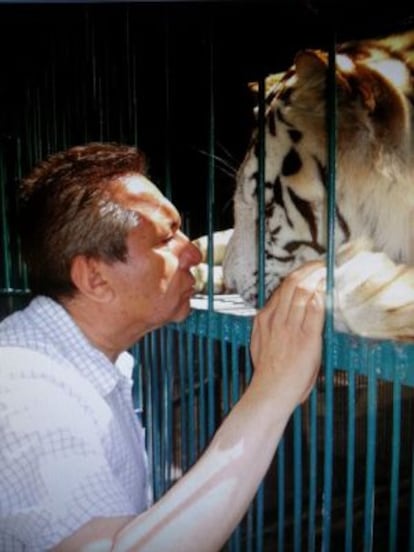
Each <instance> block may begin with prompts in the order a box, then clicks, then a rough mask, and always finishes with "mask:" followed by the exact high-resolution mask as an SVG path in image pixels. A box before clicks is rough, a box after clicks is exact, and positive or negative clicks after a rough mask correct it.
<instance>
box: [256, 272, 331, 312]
mask: <svg viewBox="0 0 414 552" xmlns="http://www.w3.org/2000/svg"><path fill="white" fill-rule="evenodd" d="M324 278H325V268H324V265H323V263H322V262H320V261H312V262H309V263H306V264H305V265H303V266H302V267H300V268H299V269H296V270H294V271H293V272H291V273H290V274H289V275H288V276H287V277H286V278H285V280H284V281H283V282H282V284H281V285H280V286H279V288H278V289H277V290H276V292H275V293H274V294H273V296H272V297H271V298H270V299H269V301H268V303H267V304H266V306H265V307H264V308H265V309H269V310H274V309H276V312H275V316H276V317H277V319H278V320H279V321H280V322H281V323H285V322H287V320H288V317H290V316H297V317H300V316H303V315H304V313H303V312H293V311H292V307H293V310H294V311H296V309H297V308H299V311H301V310H302V311H303V309H304V307H305V304H306V303H307V301H308V300H309V298H310V297H309V293H311V294H313V293H314V292H315V291H316V290H317V289H318V288H320V287H321V285H322V281H323V279H324ZM293 302H294V304H293Z"/></svg>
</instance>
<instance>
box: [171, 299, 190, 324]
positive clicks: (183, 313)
mask: <svg viewBox="0 0 414 552" xmlns="http://www.w3.org/2000/svg"><path fill="white" fill-rule="evenodd" d="M190 312H191V305H190V301H188V303H187V305H184V306H182V307H181V308H180V310H179V311H178V312H177V314H176V315H175V316H174V318H173V320H172V321H173V322H184V320H185V319H186V318H187V317H188V315H189V314H190Z"/></svg>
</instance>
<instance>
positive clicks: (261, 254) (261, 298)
mask: <svg viewBox="0 0 414 552" xmlns="http://www.w3.org/2000/svg"><path fill="white" fill-rule="evenodd" d="M258 93H259V104H258V149H259V154H258V161H257V162H258V177H257V178H258V180H257V207H258V212H259V214H260V216H259V217H258V218H259V220H258V225H259V228H258V259H257V262H258V290H257V291H258V301H257V305H258V307H259V308H260V307H262V306H263V305H264V303H265V297H266V282H265V273H266V255H265V232H266V226H265V224H266V217H265V216H264V213H265V179H266V134H265V95H266V90H265V80H264V78H260V79H259V89H258Z"/></svg>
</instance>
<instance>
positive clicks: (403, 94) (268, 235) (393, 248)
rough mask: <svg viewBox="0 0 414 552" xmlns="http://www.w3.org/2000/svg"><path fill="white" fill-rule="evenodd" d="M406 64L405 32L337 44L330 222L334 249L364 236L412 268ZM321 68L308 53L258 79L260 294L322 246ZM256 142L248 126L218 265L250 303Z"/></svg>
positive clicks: (413, 164) (321, 60)
mask: <svg viewBox="0 0 414 552" xmlns="http://www.w3.org/2000/svg"><path fill="white" fill-rule="evenodd" d="M413 68H414V31H412V32H407V33H405V34H403V35H399V36H392V37H388V38H386V39H383V40H377V41H360V42H353V43H347V44H343V45H341V46H339V47H338V49H337V55H336V67H335V72H336V76H335V79H336V102H337V110H336V186H335V187H336V205H335V212H336V216H335V221H334V223H335V244H336V246H337V247H340V246H341V245H342V244H344V243H348V242H349V243H352V242H353V241H354V240H360V239H361V238H363V239H364V240H365V242H369V243H371V244H372V248H373V249H374V250H376V251H380V252H383V253H385V255H386V257H387V258H389V259H391V260H392V261H393V262H396V263H401V262H402V263H408V264H413V265H414V222H412V221H413V220H414V151H413V150H414V137H413V103H414V74H413ZM327 73H328V55H327V53H326V52H323V51H319V50H307V51H303V52H300V53H298V54H297V56H296V58H295V61H294V64H293V65H292V67H290V69H288V70H287V71H286V72H284V73H280V74H278V75H272V76H270V77H268V78H267V79H266V94H265V105H266V110H265V122H264V149H265V157H264V217H265V219H264V228H265V240H264V241H265V243H264V252H265V295H266V297H267V296H268V295H269V294H270V293H271V291H272V290H273V289H274V288H275V287H276V286H277V285H278V284H279V282H280V280H281V279H282V278H283V277H284V276H285V275H286V274H287V273H288V272H290V271H291V270H292V269H294V268H295V267H297V266H298V265H300V264H302V263H303V262H305V261H307V260H311V259H315V258H318V257H321V256H323V254H324V253H325V251H326V246H327V199H326V195H327V192H326V186H327V178H328V177H327V163H328V155H327V150H328V143H327V142H328V138H327V136H328V134H327V101H326V98H327V94H328V91H327V84H326V83H327ZM258 149H259V134H258V129H254V132H253V135H252V140H251V146H250V147H249V149H248V151H247V153H246V156H245V159H244V161H243V163H242V165H241V167H240V169H239V172H238V176H237V185H236V191H235V194H234V232H233V235H232V238H231V240H230V242H229V244H228V247H227V250H226V255H225V259H224V264H223V271H224V278H225V283H226V287H227V288H228V289H229V290H234V291H236V292H237V293H239V294H240V295H242V296H243V298H244V299H245V300H247V301H248V302H249V303H251V304H256V301H257V293H258V270H257V266H258V263H257V257H258V245H257V244H258V220H259V211H258V181H259V157H258ZM348 252H349V249H348ZM413 283H414V282H413ZM413 325H414V322H413Z"/></svg>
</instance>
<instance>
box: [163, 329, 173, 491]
mask: <svg viewBox="0 0 414 552" xmlns="http://www.w3.org/2000/svg"><path fill="white" fill-rule="evenodd" d="M166 332H167V336H166V358H165V362H166V365H165V367H164V371H165V376H166V379H167V384H166V386H167V389H168V402H167V423H166V447H167V450H166V454H165V457H166V462H167V474H166V477H167V487H170V485H171V481H172V477H173V473H172V470H173V459H174V454H173V447H174V403H173V401H174V395H173V393H174V375H173V366H174V363H175V355H174V346H173V330H172V328H171V327H167V328H166Z"/></svg>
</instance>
